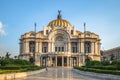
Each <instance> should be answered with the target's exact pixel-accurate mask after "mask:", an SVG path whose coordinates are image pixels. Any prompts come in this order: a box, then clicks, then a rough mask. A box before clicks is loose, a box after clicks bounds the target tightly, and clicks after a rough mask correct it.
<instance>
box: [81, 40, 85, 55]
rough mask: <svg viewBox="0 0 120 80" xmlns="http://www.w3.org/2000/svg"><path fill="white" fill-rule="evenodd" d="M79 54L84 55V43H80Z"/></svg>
mask: <svg viewBox="0 0 120 80" xmlns="http://www.w3.org/2000/svg"><path fill="white" fill-rule="evenodd" d="M81 52H82V53H83V54H84V42H81Z"/></svg>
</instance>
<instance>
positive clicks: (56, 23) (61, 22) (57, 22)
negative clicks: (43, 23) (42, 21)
mask: <svg viewBox="0 0 120 80" xmlns="http://www.w3.org/2000/svg"><path fill="white" fill-rule="evenodd" d="M70 25H71V24H70V23H69V22H68V21H66V20H63V19H57V20H53V21H51V22H50V23H49V24H48V26H62V27H67V26H70Z"/></svg>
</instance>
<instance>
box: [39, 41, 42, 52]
mask: <svg viewBox="0 0 120 80" xmlns="http://www.w3.org/2000/svg"><path fill="white" fill-rule="evenodd" d="M39 45H40V47H39V50H40V51H39V52H40V53H42V42H40V43H39Z"/></svg>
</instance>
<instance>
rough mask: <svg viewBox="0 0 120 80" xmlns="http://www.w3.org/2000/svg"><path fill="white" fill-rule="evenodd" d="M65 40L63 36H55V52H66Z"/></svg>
mask: <svg viewBox="0 0 120 80" xmlns="http://www.w3.org/2000/svg"><path fill="white" fill-rule="evenodd" d="M64 48H65V41H64V38H63V36H57V37H56V38H55V52H64V51H65V49H64Z"/></svg>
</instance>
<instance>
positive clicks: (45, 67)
mask: <svg viewBox="0 0 120 80" xmlns="http://www.w3.org/2000/svg"><path fill="white" fill-rule="evenodd" d="M47 57H48V55H47V54H46V56H45V68H46V71H47Z"/></svg>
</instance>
